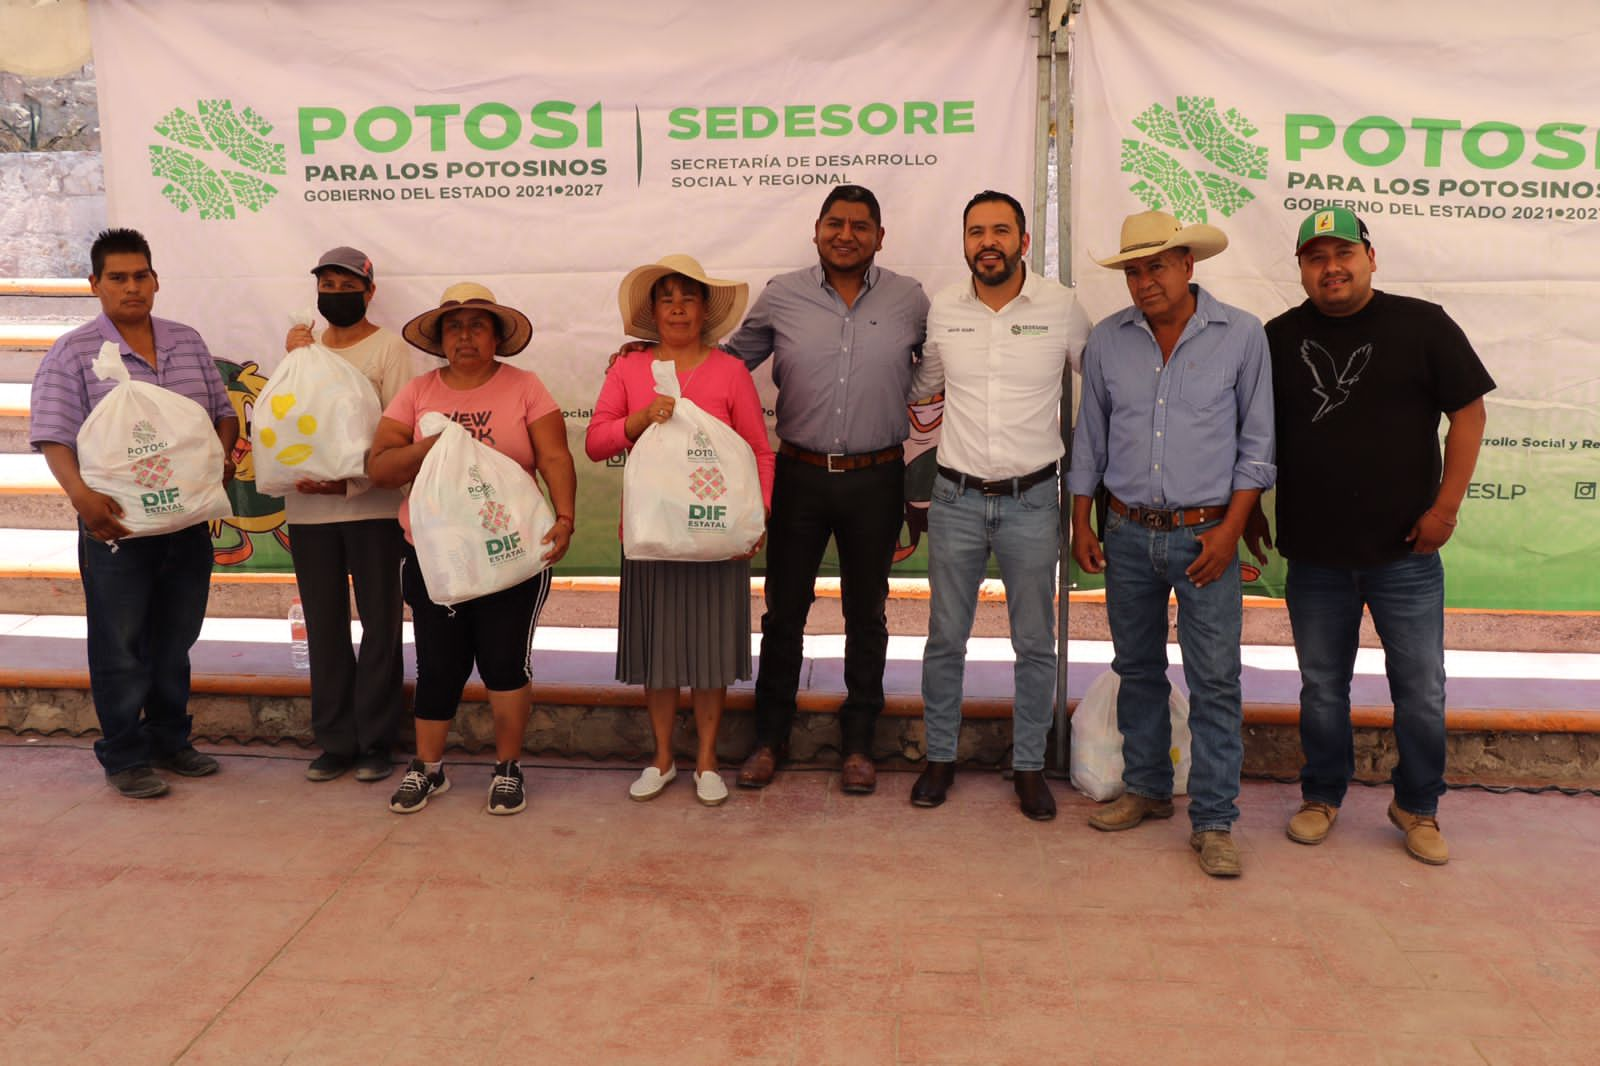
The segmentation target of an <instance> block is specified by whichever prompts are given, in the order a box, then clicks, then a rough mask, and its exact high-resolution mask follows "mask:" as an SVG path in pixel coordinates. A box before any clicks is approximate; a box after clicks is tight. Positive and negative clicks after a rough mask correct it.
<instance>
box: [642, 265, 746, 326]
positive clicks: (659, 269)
mask: <svg viewBox="0 0 1600 1066" xmlns="http://www.w3.org/2000/svg"><path fill="white" fill-rule="evenodd" d="M668 274H682V275H683V276H684V277H686V278H693V279H694V280H695V281H698V282H701V283H702V284H704V285H705V286H706V288H707V289H709V290H710V292H711V297H710V299H708V300H707V301H706V317H705V324H704V325H703V326H702V328H701V330H700V339H701V340H704V341H707V342H710V341H714V340H716V339H717V338H718V337H721V336H723V335H724V334H726V333H728V332H730V331H731V330H732V329H733V327H735V326H737V325H738V324H739V322H740V321H741V320H742V319H743V318H744V309H745V305H746V304H748V303H749V302H750V286H749V285H748V284H747V283H745V282H743V281H727V280H725V279H723V278H712V277H707V276H706V272H705V269H704V268H703V267H702V266H701V265H700V262H699V260H697V259H695V258H693V257H692V256H687V255H669V256H665V257H664V258H662V259H661V260H659V261H658V262H654V263H650V264H648V265H646V266H642V267H635V268H633V269H632V270H630V271H628V276H627V277H625V278H623V279H622V284H621V285H620V286H618V288H617V307H618V308H619V309H620V310H621V311H622V332H624V333H626V334H627V335H628V336H630V337H639V338H640V339H642V340H647V341H658V340H660V339H661V333H660V331H659V330H657V329H656V316H655V309H654V308H653V307H652V306H651V304H650V289H651V287H652V286H653V285H655V283H656V282H658V281H660V280H661V279H662V278H664V277H666V276H667V275H668Z"/></svg>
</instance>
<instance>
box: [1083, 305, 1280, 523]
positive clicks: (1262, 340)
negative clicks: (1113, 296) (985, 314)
mask: <svg viewBox="0 0 1600 1066" xmlns="http://www.w3.org/2000/svg"><path fill="white" fill-rule="evenodd" d="M1190 289H1191V290H1192V291H1193V292H1194V294H1195V311H1194V316H1193V317H1192V318H1190V319H1189V321H1188V323H1187V324H1186V325H1185V326H1184V328H1183V333H1182V335H1181V336H1180V337H1179V338H1178V343H1177V345H1176V346H1175V347H1174V348H1173V350H1172V358H1171V359H1170V360H1168V362H1167V363H1166V365H1165V366H1163V365H1162V363H1161V347H1160V345H1158V344H1157V343H1156V338H1155V334H1154V333H1152V332H1151V330H1150V326H1149V324H1148V323H1147V322H1146V321H1145V318H1144V314H1143V313H1142V312H1141V311H1139V309H1138V308H1137V307H1132V306H1130V307H1127V308H1124V309H1123V310H1121V311H1119V312H1117V313H1116V314H1114V315H1111V316H1109V317H1107V318H1106V319H1104V320H1103V321H1102V322H1101V323H1100V324H1099V325H1098V326H1096V327H1095V328H1094V331H1093V332H1092V333H1090V334H1089V344H1088V346H1087V347H1086V348H1085V349H1084V354H1083V401H1082V404H1081V405H1080V407H1079V410H1078V425H1077V428H1076V429H1075V430H1074V432H1073V437H1072V469H1071V471H1070V472H1069V473H1068V475H1067V488H1068V489H1069V490H1070V491H1071V492H1072V493H1073V495H1076V496H1089V495H1092V494H1093V493H1094V490H1095V488H1096V486H1098V485H1099V484H1100V483H1101V482H1102V481H1104V482H1105V486H1106V488H1107V489H1108V490H1109V491H1110V492H1111V494H1112V495H1113V496H1116V497H1117V498H1118V499H1120V500H1122V501H1123V502H1124V503H1127V504H1130V505H1133V506H1140V507H1159V508H1162V509H1170V508H1177V507H1211V506H1217V505H1224V504H1226V503H1227V502H1228V500H1229V499H1230V498H1231V497H1232V495H1233V493H1234V492H1235V491H1236V490H1238V489H1266V488H1270V487H1271V486H1272V483H1273V482H1274V481H1275V480H1276V479H1277V476H1278V469H1277V467H1276V465H1274V452H1273V421H1272V417H1273V416H1272V360H1271V359H1270V358H1269V357H1268V355H1267V334H1266V331H1265V330H1264V329H1262V327H1261V322H1260V320H1258V319H1257V318H1256V317H1255V316H1254V315H1251V314H1249V313H1247V312H1245V311H1241V310H1239V309H1238V308H1236V307H1230V306H1228V305H1227V304H1225V303H1222V302H1220V301H1219V300H1217V299H1215V298H1214V297H1213V296H1212V295H1211V294H1210V293H1208V292H1206V291H1205V290H1204V289H1202V288H1201V287H1200V286H1198V285H1191V286H1190Z"/></svg>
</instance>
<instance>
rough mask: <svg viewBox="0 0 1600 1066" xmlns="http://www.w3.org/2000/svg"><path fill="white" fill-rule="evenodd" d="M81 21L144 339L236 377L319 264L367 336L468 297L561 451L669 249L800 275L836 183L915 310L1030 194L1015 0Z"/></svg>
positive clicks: (1030, 96)
mask: <svg viewBox="0 0 1600 1066" xmlns="http://www.w3.org/2000/svg"><path fill="white" fill-rule="evenodd" d="M91 16H92V18H91V27H92V32H93V39H94V52H95V62H96V72H97V77H98V79H99V84H100V114H101V120H102V124H103V140H104V145H105V161H106V187H107V201H108V215H109V217H110V219H111V221H112V224H113V225H122V226H133V227H135V228H138V229H140V230H142V231H143V232H144V233H145V234H146V235H147V236H148V237H149V238H150V241H151V244H152V246H153V252H154V258H155V265H156V268H157V270H158V271H159V273H160V276H161V282H162V291H161V295H160V297H159V299H158V305H157V313H158V314H161V315H162V316H164V317H170V318H176V319H180V320H182V321H185V322H188V323H190V324H192V325H194V326H195V327H196V328H198V329H199V330H200V331H201V333H202V334H203V335H204V336H205V337H206V339H207V341H208V343H209V344H210V345H211V348H212V350H213V352H214V354H216V355H217V356H218V358H219V359H224V360H229V361H231V362H233V363H236V364H239V365H241V366H246V365H248V364H254V365H255V367H256V368H259V370H261V371H266V370H270V369H271V368H272V367H274V366H275V365H276V364H277V361H278V360H279V359H280V358H282V355H283V337H284V334H285V332H286V331H287V319H286V317H285V316H286V313H287V312H289V311H291V310H293V309H296V308H302V307H305V306H308V305H310V304H312V303H313V302H314V294H313V283H312V280H311V278H310V276H309V274H308V273H307V271H308V270H309V269H310V267H311V266H312V265H313V264H314V263H315V262H316V260H317V257H318V255H319V254H320V253H321V252H322V251H324V250H325V249H327V248H329V247H332V246H334V245H339V244H351V245H354V246H356V247H358V248H361V249H362V250H364V251H365V252H367V253H368V254H369V255H370V256H371V257H372V258H373V261H374V263H375V265H376V270H377V281H378V294H377V297H376V299H375V301H374V304H373V318H374V319H375V320H376V321H378V322H380V323H382V324H384V325H387V326H389V327H391V328H394V329H398V328H399V326H400V325H401V324H402V323H403V322H404V321H405V320H406V319H407V318H409V317H411V316H412V315H414V314H416V313H417V312H419V311H421V310H423V309H425V308H427V307H429V306H433V305H434V304H435V303H436V302H437V300H438V296H439V293H440V292H441V291H443V289H444V288H445V286H446V285H448V284H450V283H451V282H453V281H456V280H460V279H464V278H470V279H475V280H479V281H482V282H484V283H486V284H487V285H489V286H490V287H491V288H492V289H493V290H494V291H495V294H496V296H497V297H498V298H500V299H501V300H502V301H503V302H506V303H509V304H512V305H514V306H517V307H519V308H521V309H523V310H525V311H526V312H527V313H528V314H529V315H530V316H531V317H532V319H533V321H534V325H535V336H534V341H533V344H532V346H531V347H530V348H529V350H528V351H527V352H526V353H525V354H524V355H522V356H520V357H518V358H517V359H516V360H515V362H516V363H517V364H518V365H522V366H525V367H527V368H529V369H533V370H535V371H536V372H538V373H539V374H540V376H541V377H542V378H543V379H544V380H545V382H546V384H548V385H549V386H550V388H551V390H552V391H553V392H554V393H555V395H556V398H557V400H558V401H559V402H560V403H561V405H562V407H563V409H564V411H565V412H566V414H567V418H568V428H569V434H570V435H571V438H572V440H573V444H574V451H575V452H580V453H581V439H582V433H583V429H584V426H585V425H586V424H587V421H588V412H589V408H590V406H591V405H592V403H593V400H594V397H595V395H596V394H597V393H598V391H599V387H600V381H601V378H602V376H603V372H604V369H605V359H606V355H607V354H608V353H610V352H611V351H613V350H614V349H615V348H616V346H617V344H618V342H619V340H620V339H621V330H620V324H619V320H618V314H617V306H616V287H617V284H618V283H619V282H620V280H621V278H622V276H623V274H624V273H625V272H626V271H627V270H629V269H630V268H632V267H634V266H636V265H639V264H641V263H645V262H652V261H654V260H656V259H658V258H660V257H661V256H663V255H665V254H667V253H669V252H686V253H688V254H691V255H694V256H696V257H697V258H699V259H700V260H701V262H702V263H703V264H704V265H705V266H706V268H707V269H708V270H709V271H710V272H711V273H712V274H714V275H718V276H722V277H732V278H739V279H743V280H748V281H749V282H750V283H751V287H752V289H753V290H756V291H759V289H760V287H761V285H762V284H763V283H764V282H765V280H766V279H767V278H768V277H770V276H771V275H772V274H774V273H778V272H781V271H784V270H791V269H795V268H798V267H802V266H806V265H808V264H810V263H814V262H815V261H816V251H815V248H814V247H813V246H812V245H811V243H810V239H811V233H812V223H813V221H814V220H815V218H816V215H817V209H818V208H819V207H820V205H821V203H822V200H823V198H824V197H825V196H826V195H827V191H828V188H829V186H831V185H834V184H839V183H844V182H853V183H858V184H863V185H866V186H867V187H868V188H871V189H872V190H873V191H874V192H875V193H877V195H878V197H879V199H880V201H881V202H882V204H883V210H884V219H883V222H884V226H885V229H886V231H887V233H886V239H885V246H884V250H883V251H882V252H881V253H880V255H879V262H880V263H882V264H883V265H885V266H888V267H890V268H891V269H894V270H897V271H900V272H902V273H907V274H910V275H912V276H914V277H916V278H918V279H919V280H921V281H922V283H923V284H924V286H925V287H926V288H927V289H928V291H929V292H930V294H931V293H932V292H934V291H936V290H937V289H938V288H940V287H942V286H943V285H945V284H948V283H949V282H951V281H954V280H956V279H958V278H960V277H962V276H963V275H964V274H965V272H966V267H965V264H964V263H963V262H962V259H961V244H960V230H961V227H960V221H961V220H960V212H961V208H962V206H963V205H964V204H965V202H966V200H967V198H968V197H970V196H971V194H972V193H973V192H976V191H977V190H979V189H983V188H998V189H1004V190H1006V191H1009V192H1012V193H1013V194H1014V195H1016V196H1017V197H1018V199H1020V200H1021V201H1022V202H1023V203H1028V202H1030V198H1031V188H1032V152H1033V128H1034V106H1035V101H1034V79H1035V66H1034V62H1033V56H1034V54H1035V52H1036V48H1035V44H1034V42H1033V40H1032V35H1033V30H1034V26H1035V23H1034V22H1033V21H1032V20H1030V19H1029V17H1028V14H1027V8H1026V5H1025V4H1022V3H1020V2H1019V0H890V2H881V3H875V4H862V3H859V2H856V0H811V2H809V3H806V4H799V5H770V6H767V5H753V4H749V3H747V2H744V0H663V2H661V3H655V4H649V5H628V6H625V7H623V8H617V7H616V6H615V5H612V6H609V7H598V6H595V5H554V4H529V5H511V4H506V3H503V2H502V0H455V2H452V3H449V4H438V3H423V2H415V0H406V2H391V3H386V4H383V5H381V6H380V5H377V4H327V3H320V2H310V0H276V2H270V3H251V4H233V3H215V2H206V0H115V2H112V0H95V2H94V3H93V4H92V7H91ZM419 360H423V361H425V357H420V356H419ZM419 365H421V364H420V363H419ZM244 376H245V377H250V378H253V377H254V375H253V374H252V373H249V372H247V373H246V374H245V375H244ZM758 381H759V382H761V383H762V385H763V389H764V390H765V395H766V396H767V398H768V400H769V407H770V398H771V392H770V384H769V382H770V379H769V378H768V376H767V372H766V371H765V370H762V371H760V372H758ZM578 464H579V481H580V486H581V493H580V508H579V512H580V513H579V526H580V528H581V529H582V531H583V532H582V534H581V536H580V543H579V544H578V545H577V547H576V548H575V550H574V552H573V554H572V555H570V556H569V560H571V561H570V563H569V564H564V565H563V569H564V570H568V571H580V572H581V571H584V570H588V571H610V570H612V569H614V568H615V566H616V560H617V553H616V542H615V535H614V530H615V519H616V514H617V496H618V493H619V491H620V484H621V478H620V471H618V470H614V469H612V470H607V469H605V468H602V467H597V466H594V465H592V464H589V463H588V462H587V461H586V460H585V459H584V458H583V457H582V456H581V454H579V456H578ZM257 506H265V505H264V504H257ZM243 526H244V527H245V528H242V529H241V530H240V531H239V532H240V535H241V536H242V537H244V538H245V540H246V541H248V540H249V539H250V538H254V539H255V540H256V541H257V548H258V549H259V550H257V551H256V553H255V554H254V556H253V560H254V561H253V562H247V563H246V565H259V564H261V563H263V562H267V563H269V564H270V563H271V561H272V554H271V544H270V542H269V536H268V535H269V534H270V533H271V532H272V530H271V528H270V517H268V516H262V517H260V519H259V520H258V521H256V522H255V523H254V525H251V524H250V523H249V522H246V523H243ZM241 551H242V552H243V554H244V555H245V556H250V555H251V551H250V546H249V544H248V543H246V544H245V545H244V546H243V547H242V548H241ZM913 566H915V564H913Z"/></svg>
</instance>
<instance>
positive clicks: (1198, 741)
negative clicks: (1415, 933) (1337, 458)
mask: <svg viewBox="0 0 1600 1066" xmlns="http://www.w3.org/2000/svg"><path fill="white" fill-rule="evenodd" d="M1227 245H1228V238H1227V237H1226V236H1225V235H1224V234H1223V233H1222V231H1220V230H1218V229H1216V228H1215V227H1212V226H1207V225H1190V226H1183V225H1182V224H1181V223H1180V222H1179V221H1178V220H1177V219H1176V218H1174V217H1172V216H1171V215H1169V214H1166V213H1165V212H1161V211H1146V212H1143V213H1140V214H1136V215H1131V216H1129V217H1128V218H1127V219H1126V220H1125V221H1124V222H1123V225H1122V246H1121V251H1120V252H1119V253H1118V254H1116V255H1114V256H1111V257H1110V258H1109V259H1102V260H1100V261H1099V262H1100V265H1101V266H1104V267H1108V268H1110V269H1112V270H1121V271H1122V272H1123V274H1124V276H1125V277H1126V279H1127V282H1128V293H1129V295H1130V296H1132V298H1133V306H1131V307H1129V308H1126V309H1125V310H1123V311H1120V312H1118V313H1116V314H1114V315H1111V316H1109V317H1107V318H1106V319H1104V320H1103V321H1102V322H1101V323H1100V324H1099V325H1098V326H1096V327H1095V329H1094V331H1093V332H1092V333H1091V334H1090V336H1089V343H1088V346H1087V348H1086V349H1085V350H1084V358H1083V400H1082V405H1081V407H1080V409H1079V415H1078V424H1077V428H1076V430H1075V432H1074V436H1073V452H1072V466H1071V471H1070V472H1069V474H1068V476H1067V487H1068V489H1069V490H1070V491H1071V492H1072V494H1073V509H1072V555H1073V558H1074V560H1076V561H1077V563H1078V565H1079V566H1080V567H1081V568H1082V569H1083V570H1084V571H1085V572H1087V573H1100V572H1101V571H1104V572H1105V575H1106V614H1107V620H1108V621H1109V623H1110V627H1111V640H1112V644H1113V648H1114V652H1115V657H1114V658H1113V660H1112V669H1113V670H1115V671H1116V673H1117V676H1118V678H1119V679H1120V682H1121V684H1120V687H1119V690H1118V693H1117V726H1118V728H1119V729H1120V730H1121V732H1122V737H1123V749H1122V750H1123V760H1124V764H1125V766H1124V770H1123V782H1124V784H1125V785H1126V787H1127V791H1126V792H1125V793H1124V794H1123V795H1122V796H1121V797H1120V798H1118V799H1117V800H1115V801H1114V802H1112V803H1110V804H1108V805H1106V806H1105V807H1102V808H1101V809H1100V810H1098V811H1096V812H1095V813H1094V814H1093V815H1092V816H1091V817H1090V819H1089V824H1090V825H1092V826H1094V827H1095V828H1096V829H1101V830H1106V831H1116V830H1122V829H1132V828H1133V827H1134V826H1137V825H1138V824H1139V823H1140V822H1142V821H1143V820H1144V819H1146V818H1169V817H1171V816H1172V813H1173V807H1172V766H1173V764H1172V758H1171V755H1170V749H1171V743H1172V739H1171V719H1170V717H1169V711H1168V698H1169V695H1170V692H1171V686H1170V683H1169V682H1168V680H1167V602H1168V597H1169V596H1170V595H1171V594H1172V593H1174V592H1175V593H1176V594H1177V598H1178V645H1179V647H1180V648H1181V649H1182V652H1183V670H1184V678H1185V680H1186V681H1187V682H1188V685H1189V729H1190V732H1191V734H1192V737H1193V739H1192V742H1191V757H1192V766H1191V769H1190V773H1189V821H1190V827H1191V829H1192V831H1193V832H1192V835H1191V837H1190V841H1189V842H1190V845H1191V846H1192V847H1193V848H1194V850H1195V851H1196V852H1198V853H1199V861H1200V868H1201V869H1202V870H1204V871H1205V872H1206V873H1208V874H1210V875H1212V876H1213V877H1236V876H1238V874H1239V872H1240V864H1239V853H1238V849H1237V848H1236V847H1235V845H1234V843H1233V838H1232V835H1231V830H1232V826H1233V823H1234V821H1235V820H1236V819H1237V818H1238V816H1239V809H1238V807H1237V806H1236V805H1235V800H1236V799H1237V798H1238V795H1239V772H1240V769H1241V766H1242V764H1243V760H1244V742H1243V739H1242V738H1241V736H1240V729H1241V726H1242V724H1243V704H1242V699H1241V695H1240V688H1239V673H1240V657H1239V641H1240V630H1241V627H1242V625H1243V610H1242V602H1241V597H1240V586H1239V555H1238V544H1239V537H1240V535H1241V533H1242V532H1243V530H1244V525H1245V520H1246V518H1247V517H1248V516H1249V514H1250V512H1251V509H1252V508H1253V507H1254V506H1255V502H1256V500H1257V499H1258V498H1259V497H1260V495H1261V492H1262V490H1263V489H1266V488H1270V487H1271V485H1272V483H1273V481H1274V479H1275V478H1276V474H1277V470H1276V467H1275V466H1274V465H1273V458H1274V456H1273V411H1272V364H1271V360H1270V358H1269V357H1268V354H1267V337H1266V333H1265V331H1264V330H1263V329H1262V326H1261V322H1260V321H1259V320H1258V319H1256V318H1255V317H1254V316H1252V315H1249V314H1247V313H1246V312H1244V311H1241V310H1239V309H1238V308H1235V307H1230V306H1228V305H1227V304H1224V303H1221V302H1219V301H1218V300H1216V299H1215V298H1214V297H1212V296H1211V294H1210V293H1208V292H1206V291H1205V290H1204V289H1202V288H1201V287H1200V286H1198V285H1195V284H1193V277H1194V264H1195V261H1196V260H1199V259H1205V258H1208V257H1210V256H1213V255H1216V254H1217V253H1218V252H1221V251H1222V250H1223V249H1224V248H1226V247H1227ZM1102 484H1103V485H1104V486H1105V490H1106V492H1107V493H1108V495H1109V500H1108V504H1109V507H1108V511H1107V514H1106V521H1105V528H1104V530H1103V531H1102V532H1103V534H1104V539H1103V541H1102V539H1101V538H1099V537H1096V536H1095V534H1094V531H1093V529H1092V528H1091V527H1090V524H1089V515H1090V511H1091V508H1092V506H1093V498H1094V494H1095V492H1096V490H1097V489H1098V488H1099V487H1100V486H1101V485H1102Z"/></svg>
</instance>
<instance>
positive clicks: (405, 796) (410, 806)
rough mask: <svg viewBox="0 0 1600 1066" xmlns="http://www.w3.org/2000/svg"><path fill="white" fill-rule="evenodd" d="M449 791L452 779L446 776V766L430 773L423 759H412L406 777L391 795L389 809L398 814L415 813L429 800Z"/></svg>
mask: <svg viewBox="0 0 1600 1066" xmlns="http://www.w3.org/2000/svg"><path fill="white" fill-rule="evenodd" d="M449 791H450V779H449V778H448V777H445V776H444V767H442V766H441V767H440V768H439V772H438V773H436V774H430V773H428V768H427V767H426V766H424V765H423V764H422V760H421V759H412V760H411V765H410V766H408V767H406V776H405V779H404V780H403V781H401V782H400V787H399V788H398V789H396V790H395V794H394V795H392V796H390V797H389V809H390V810H391V811H393V812H394V813H396V814H415V813H416V812H417V811H420V810H422V808H424V807H426V806H427V805H428V800H430V799H432V798H433V797H434V796H437V795H439V794H440V793H441V792H449Z"/></svg>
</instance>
